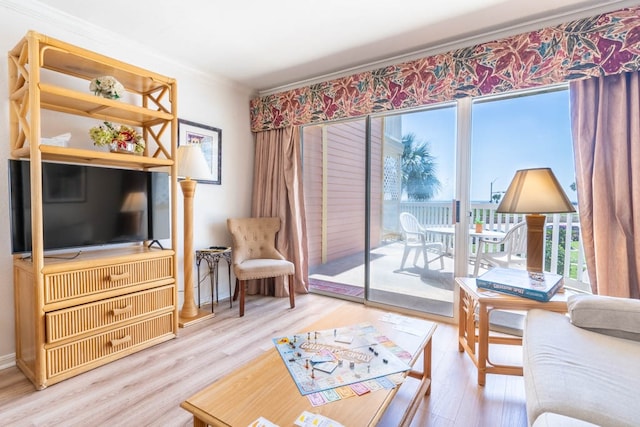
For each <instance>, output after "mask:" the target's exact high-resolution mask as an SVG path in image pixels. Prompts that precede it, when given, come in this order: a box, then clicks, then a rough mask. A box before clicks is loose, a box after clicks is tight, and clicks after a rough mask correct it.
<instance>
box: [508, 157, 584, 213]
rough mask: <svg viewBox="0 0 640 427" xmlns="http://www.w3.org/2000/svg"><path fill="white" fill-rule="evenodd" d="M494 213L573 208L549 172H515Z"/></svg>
mask: <svg viewBox="0 0 640 427" xmlns="http://www.w3.org/2000/svg"><path fill="white" fill-rule="evenodd" d="M496 212H499V213H522V214H528V213H564V212H575V209H574V207H573V205H572V204H571V201H570V200H569V198H568V197H567V195H566V194H565V192H564V190H563V189H562V187H561V186H560V183H559V182H558V180H557V179H556V177H555V175H554V174H553V172H552V171H551V169H549V168H537V169H521V170H519V171H517V172H516V174H515V176H514V177H513V180H512V181H511V184H509V188H507V191H506V193H505V194H504V196H503V197H502V200H501V201H500V205H498V209H496Z"/></svg>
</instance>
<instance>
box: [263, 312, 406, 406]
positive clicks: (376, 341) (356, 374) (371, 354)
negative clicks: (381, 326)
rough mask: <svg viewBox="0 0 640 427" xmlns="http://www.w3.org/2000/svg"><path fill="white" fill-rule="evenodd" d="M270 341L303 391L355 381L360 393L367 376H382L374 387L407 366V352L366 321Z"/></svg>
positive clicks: (364, 385) (380, 384)
mask: <svg viewBox="0 0 640 427" xmlns="http://www.w3.org/2000/svg"><path fill="white" fill-rule="evenodd" d="M273 342H274V344H275V346H276V349H277V350H278V352H279V353H280V356H281V357H282V361H283V362H284V364H285V366H286V367H287V369H288V370H289V373H290V374H291V377H292V378H293V380H294V382H295V383H296V386H297V387H298V390H300V393H301V394H303V395H307V394H310V393H316V392H321V391H327V390H332V389H335V388H338V387H342V386H345V385H352V384H358V383H360V387H355V386H354V387H352V389H354V392H356V393H358V394H361V393H362V392H367V391H370V389H371V387H370V386H368V384H371V383H368V381H369V380H373V379H376V378H382V379H381V380H380V381H379V386H375V385H373V387H375V388H376V389H378V388H381V387H389V386H393V385H394V384H393V383H391V384H390V383H389V381H390V380H388V379H386V378H383V377H386V376H387V375H391V374H397V373H399V372H404V371H407V370H409V369H410V366H409V365H408V362H409V361H410V360H411V353H409V352H407V351H406V350H403V349H402V347H400V346H398V345H396V344H395V343H394V342H393V341H391V340H390V339H389V338H388V337H387V336H386V335H384V334H382V333H380V332H379V331H378V330H377V329H376V328H375V327H374V326H373V325H372V324H370V323H361V324H356V325H351V326H346V327H342V328H333V329H325V330H322V331H313V332H312V331H307V333H302V334H293V335H290V336H285V337H279V338H274V339H273ZM327 396H329V400H336V399H335V395H334V398H331V394H329V393H327Z"/></svg>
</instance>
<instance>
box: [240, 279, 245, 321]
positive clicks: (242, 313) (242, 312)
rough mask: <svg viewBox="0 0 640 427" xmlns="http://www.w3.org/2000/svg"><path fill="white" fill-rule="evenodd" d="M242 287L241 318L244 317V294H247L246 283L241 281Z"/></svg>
mask: <svg viewBox="0 0 640 427" xmlns="http://www.w3.org/2000/svg"><path fill="white" fill-rule="evenodd" d="M239 282H240V283H239V285H240V317H242V316H244V293H245V289H244V287H245V283H244V281H239Z"/></svg>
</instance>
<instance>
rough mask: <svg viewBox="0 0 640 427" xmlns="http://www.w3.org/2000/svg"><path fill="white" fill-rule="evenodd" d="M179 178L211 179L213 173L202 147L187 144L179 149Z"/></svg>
mask: <svg viewBox="0 0 640 427" xmlns="http://www.w3.org/2000/svg"><path fill="white" fill-rule="evenodd" d="M178 176H183V177H185V178H193V179H211V171H210V169H209V166H208V165H207V161H206V159H205V158H204V154H202V150H201V149H200V145H198V144H187V145H181V146H179V147H178Z"/></svg>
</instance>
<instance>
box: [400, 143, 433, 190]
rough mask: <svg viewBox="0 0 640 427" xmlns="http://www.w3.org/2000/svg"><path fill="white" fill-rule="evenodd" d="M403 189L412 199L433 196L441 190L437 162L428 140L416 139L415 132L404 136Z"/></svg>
mask: <svg viewBox="0 0 640 427" xmlns="http://www.w3.org/2000/svg"><path fill="white" fill-rule="evenodd" d="M402 145H403V146H404V148H403V151H402V190H403V192H404V191H406V193H407V197H408V198H409V200H411V201H425V200H429V199H431V198H433V196H435V194H436V192H437V191H438V190H440V180H439V179H438V178H437V177H436V166H437V164H436V162H435V159H434V157H433V155H431V153H429V143H428V142H427V141H416V136H415V134H413V133H409V134H407V135H403V136H402Z"/></svg>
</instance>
